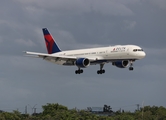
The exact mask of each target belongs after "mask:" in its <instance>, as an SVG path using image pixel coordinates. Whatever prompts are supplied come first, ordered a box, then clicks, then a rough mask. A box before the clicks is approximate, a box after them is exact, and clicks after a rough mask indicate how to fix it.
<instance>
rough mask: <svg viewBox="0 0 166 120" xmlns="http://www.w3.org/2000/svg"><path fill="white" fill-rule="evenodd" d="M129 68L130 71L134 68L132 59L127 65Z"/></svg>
mask: <svg viewBox="0 0 166 120" xmlns="http://www.w3.org/2000/svg"><path fill="white" fill-rule="evenodd" d="M129 70H130V71H132V70H134V68H133V61H132V60H130V67H129Z"/></svg>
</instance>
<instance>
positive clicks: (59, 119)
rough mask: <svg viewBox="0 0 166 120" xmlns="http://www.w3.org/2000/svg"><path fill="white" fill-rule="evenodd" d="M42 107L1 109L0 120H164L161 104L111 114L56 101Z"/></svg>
mask: <svg viewBox="0 0 166 120" xmlns="http://www.w3.org/2000/svg"><path fill="white" fill-rule="evenodd" d="M42 108H43V112H42V113H40V114H33V115H29V114H21V113H20V112H19V111H13V112H11V113H10V112H3V111H2V112H0V120H166V108H164V107H162V106H160V107H157V106H152V107H151V106H145V107H144V108H141V109H140V110H139V111H138V110H136V111H135V112H133V113H131V112H125V111H123V112H122V113H121V112H120V111H117V112H114V114H113V115H111V116H100V115H101V113H100V115H96V114H92V113H91V112H88V111H85V110H76V109H71V110H69V109H68V108H67V107H65V106H63V105H59V104H58V103H56V104H50V103H48V104H47V105H44V106H42ZM105 108H106V107H105ZM110 110H111V109H110ZM111 111H112V110H111ZM103 115H104V114H103Z"/></svg>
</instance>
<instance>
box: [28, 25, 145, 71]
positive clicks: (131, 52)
mask: <svg viewBox="0 0 166 120" xmlns="http://www.w3.org/2000/svg"><path fill="white" fill-rule="evenodd" d="M42 30H43V34H44V39H45V44H46V48H47V52H48V54H46V53H37V52H28V51H26V52H25V53H26V54H28V55H32V56H37V57H39V58H43V59H44V60H47V61H49V62H53V63H55V64H59V65H66V66H77V67H78V69H77V70H76V71H75V73H76V74H81V73H83V68H87V67H88V66H90V65H97V64H98V65H100V69H99V70H97V74H103V73H105V70H104V69H103V67H104V65H105V64H106V63H112V65H113V66H116V67H118V68H126V67H128V66H129V70H133V69H134V68H133V62H135V61H136V60H140V59H142V58H144V57H145V56H146V54H145V52H144V51H143V49H142V48H141V47H139V46H137V45H115V46H108V47H99V48H89V49H78V50H69V51H62V50H61V49H60V48H59V46H58V44H57V43H56V42H55V40H54V38H53V37H52V35H51V34H50V32H49V31H48V29H47V28H43V29H42Z"/></svg>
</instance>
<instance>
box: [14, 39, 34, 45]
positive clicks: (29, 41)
mask: <svg viewBox="0 0 166 120" xmlns="http://www.w3.org/2000/svg"><path fill="white" fill-rule="evenodd" d="M16 42H17V43H18V44H19V45H25V46H28V47H32V46H36V45H35V43H34V42H33V41H32V40H23V39H17V40H16Z"/></svg>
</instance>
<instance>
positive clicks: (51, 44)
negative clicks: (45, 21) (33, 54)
mask: <svg viewBox="0 0 166 120" xmlns="http://www.w3.org/2000/svg"><path fill="white" fill-rule="evenodd" d="M42 30H43V35H44V39H45V43H46V48H47V52H48V54H52V53H56V52H61V50H60V48H59V47H58V45H57V43H56V42H55V40H54V38H53V37H52V35H51V34H50V33H49V31H48V29H47V28H43V29H42Z"/></svg>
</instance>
